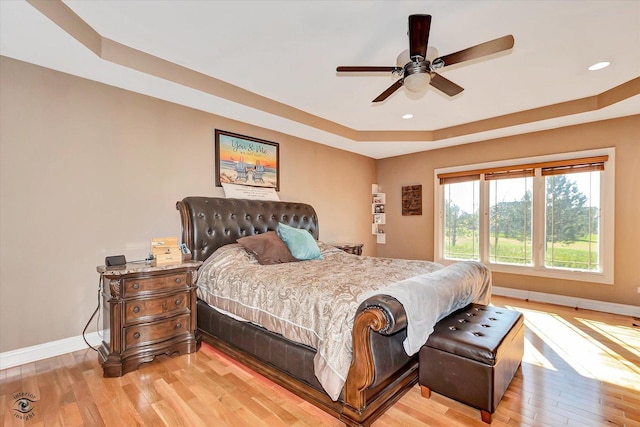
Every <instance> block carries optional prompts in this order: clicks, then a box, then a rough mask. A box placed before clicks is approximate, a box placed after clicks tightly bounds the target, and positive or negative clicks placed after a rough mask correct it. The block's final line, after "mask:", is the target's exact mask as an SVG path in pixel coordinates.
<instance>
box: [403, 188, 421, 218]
mask: <svg viewBox="0 0 640 427" xmlns="http://www.w3.org/2000/svg"><path fill="white" fill-rule="evenodd" d="M402 215H405V216H406V215H422V185H408V186H406V187H402Z"/></svg>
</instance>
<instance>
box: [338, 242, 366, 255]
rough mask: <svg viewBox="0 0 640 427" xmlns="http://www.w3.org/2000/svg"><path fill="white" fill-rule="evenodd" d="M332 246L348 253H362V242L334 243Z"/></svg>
mask: <svg viewBox="0 0 640 427" xmlns="http://www.w3.org/2000/svg"><path fill="white" fill-rule="evenodd" d="M331 246H335V247H336V248H338V249H342V250H343V251H345V252H346V253H348V254H353V255H362V247H363V246H364V244H362V243H332V244H331Z"/></svg>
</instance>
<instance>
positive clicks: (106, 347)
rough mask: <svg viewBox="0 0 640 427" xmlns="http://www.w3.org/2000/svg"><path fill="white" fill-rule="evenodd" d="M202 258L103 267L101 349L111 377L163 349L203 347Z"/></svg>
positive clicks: (168, 352) (100, 269)
mask: <svg viewBox="0 0 640 427" xmlns="http://www.w3.org/2000/svg"><path fill="white" fill-rule="evenodd" d="M200 265H202V262H200V261H193V262H184V263H181V264H177V265H166V266H153V265H147V264H127V265H125V266H123V267H122V266H121V267H115V268H114V267H105V266H99V267H97V271H98V273H100V277H101V281H100V282H101V285H100V287H101V298H102V313H103V319H104V320H103V327H104V331H103V333H104V336H103V340H102V345H101V346H100V348H99V350H98V353H99V355H100V363H101V364H102V369H103V373H104V376H105V377H119V376H122V375H124V374H126V373H127V372H129V371H134V370H136V369H138V366H139V365H140V364H141V363H144V362H150V361H152V360H153V359H154V358H155V357H156V356H159V355H161V354H166V355H173V354H187V353H193V352H194V351H197V350H198V348H199V347H200V337H199V336H196V287H195V279H196V273H197V269H198V267H200Z"/></svg>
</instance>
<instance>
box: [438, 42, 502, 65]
mask: <svg viewBox="0 0 640 427" xmlns="http://www.w3.org/2000/svg"><path fill="white" fill-rule="evenodd" d="M513 43H514V39H513V36H512V35H508V36H504V37H500V38H497V39H495V40H491V41H488V42H485V43H481V44H479V45H476V46H472V47H469V48H467V49H463V50H461V51H458V52H455V53H450V54H449V55H445V56H441V57H440V58H436V59H434V60H433V64H434V65H435V64H438V63H439V62H440V61H442V63H444V65H440V66H439V67H438V68H442V67H446V66H448V65H453V64H457V63H459V62H464V61H470V60H472V59H476V58H480V57H482V56H486V55H491V54H492V53H498V52H502V51H503V50H507V49H511V48H512V47H513Z"/></svg>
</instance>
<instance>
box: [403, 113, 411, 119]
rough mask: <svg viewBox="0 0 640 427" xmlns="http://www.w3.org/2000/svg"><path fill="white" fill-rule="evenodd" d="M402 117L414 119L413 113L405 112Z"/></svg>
mask: <svg viewBox="0 0 640 427" xmlns="http://www.w3.org/2000/svg"><path fill="white" fill-rule="evenodd" d="M402 118H403V119H405V120H409V119H413V114H404V115H403V116H402Z"/></svg>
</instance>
